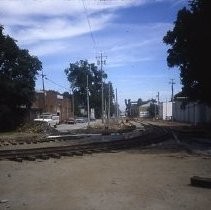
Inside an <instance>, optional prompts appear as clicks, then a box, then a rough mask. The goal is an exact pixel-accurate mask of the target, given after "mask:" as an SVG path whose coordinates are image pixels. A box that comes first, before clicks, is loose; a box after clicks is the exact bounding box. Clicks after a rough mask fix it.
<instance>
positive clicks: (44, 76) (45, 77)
mask: <svg viewBox="0 0 211 210" xmlns="http://www.w3.org/2000/svg"><path fill="white" fill-rule="evenodd" d="M39 76H41V77H42V79H43V83H44V79H45V80H48V81H49V82H51V83H53V84H54V85H57V86H58V87H60V88H62V89H65V90H67V91H68V92H69V89H68V88H66V87H65V86H63V85H60V84H58V83H56V82H54V81H53V80H52V79H49V78H48V77H47V76H46V75H44V74H43V73H42V74H41V75H39Z"/></svg>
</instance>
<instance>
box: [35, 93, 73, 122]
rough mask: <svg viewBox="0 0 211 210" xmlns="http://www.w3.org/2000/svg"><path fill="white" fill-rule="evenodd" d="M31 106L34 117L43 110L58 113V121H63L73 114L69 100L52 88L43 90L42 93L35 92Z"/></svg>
mask: <svg viewBox="0 0 211 210" xmlns="http://www.w3.org/2000/svg"><path fill="white" fill-rule="evenodd" d="M31 108H32V111H33V115H34V117H35V115H39V114H41V113H43V112H48V113H51V114H57V115H59V116H60V121H62V122H64V121H66V120H67V119H69V118H70V117H72V116H73V113H72V106H71V100H70V99H69V98H67V97H64V96H63V95H62V94H60V93H59V92H56V91H53V90H48V91H45V94H43V91H40V92H36V94H35V101H34V103H33V104H32V107H31Z"/></svg>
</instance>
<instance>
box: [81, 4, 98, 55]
mask: <svg viewBox="0 0 211 210" xmlns="http://www.w3.org/2000/svg"><path fill="white" fill-rule="evenodd" d="M81 1H82V4H83V7H84V12H85V15H86V19H87V23H88V26H89V32H90V36H91V39H92V42H93V45H94V49H95V51H96V52H97V44H96V41H95V38H94V34H93V32H92V26H91V22H90V20H89V16H88V11H87V7H86V5H85V0H81Z"/></svg>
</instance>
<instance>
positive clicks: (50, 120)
mask: <svg viewBox="0 0 211 210" xmlns="http://www.w3.org/2000/svg"><path fill="white" fill-rule="evenodd" d="M34 121H36V122H46V123H47V124H48V125H50V126H51V127H56V125H58V124H59V116H58V115H55V114H42V115H40V116H39V117H38V118H36V119H34Z"/></svg>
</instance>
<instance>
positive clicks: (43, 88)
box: [41, 69, 46, 112]
mask: <svg viewBox="0 0 211 210" xmlns="http://www.w3.org/2000/svg"><path fill="white" fill-rule="evenodd" d="M41 76H42V90H43V105H44V110H43V112H46V99H45V82H44V78H45V76H46V75H44V74H43V69H42V74H41Z"/></svg>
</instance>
